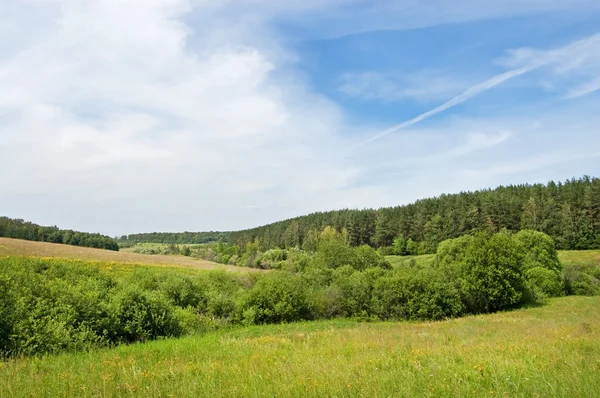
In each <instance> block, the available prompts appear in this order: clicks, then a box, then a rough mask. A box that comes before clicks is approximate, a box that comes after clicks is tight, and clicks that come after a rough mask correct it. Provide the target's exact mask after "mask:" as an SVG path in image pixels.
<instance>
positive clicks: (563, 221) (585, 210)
mask: <svg viewBox="0 0 600 398" xmlns="http://www.w3.org/2000/svg"><path fill="white" fill-rule="evenodd" d="M407 189H410V187H407ZM326 226H332V227H334V228H336V229H337V230H340V231H341V230H343V229H346V231H347V236H348V239H349V241H350V244H351V245H353V246H359V245H365V244H366V245H371V246H374V247H377V248H381V247H390V246H392V244H393V243H394V241H395V240H397V244H399V245H400V246H401V251H402V250H403V251H404V253H403V254H427V253H434V252H435V250H436V248H437V245H438V243H440V242H442V241H444V240H446V239H450V238H456V237H458V236H461V235H464V234H467V233H469V232H471V231H473V230H486V231H491V232H497V231H499V230H501V229H508V230H512V231H519V230H521V229H534V230H538V231H542V232H545V233H546V234H548V235H550V236H551V237H553V238H554V239H555V241H556V244H557V247H558V248H559V249H564V250H582V249H598V248H600V179H599V178H595V177H589V176H584V177H582V178H572V179H570V180H567V181H565V182H557V183H555V182H553V181H550V182H549V183H547V184H533V185H530V184H522V185H509V186H500V187H498V188H495V189H485V190H479V191H473V192H461V193H458V194H451V195H440V196H438V197H435V198H429V199H421V200H418V201H416V202H414V203H411V204H408V205H403V206H396V207H387V208H381V209H378V210H374V209H363V210H351V209H343V210H334V211H328V212H317V213H312V214H309V215H306V216H301V217H296V218H291V219H288V220H284V221H278V222H275V223H272V224H268V225H264V226H260V227H256V228H251V229H247V230H243V231H235V232H183V233H145V234H133V235H129V236H124V237H122V238H119V240H118V241H119V243H120V244H128V243H137V242H152V243H176V244H198V243H209V242H216V241H219V240H222V241H224V242H229V243H231V244H233V245H238V246H241V247H244V246H245V245H246V244H247V243H248V242H257V243H258V244H259V247H260V249H261V250H268V249H273V248H289V247H302V244H303V243H304V240H305V238H306V236H307V234H308V232H309V231H311V230H319V231H320V230H323V229H324V228H325V227H326Z"/></svg>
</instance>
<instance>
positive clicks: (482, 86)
mask: <svg viewBox="0 0 600 398" xmlns="http://www.w3.org/2000/svg"><path fill="white" fill-rule="evenodd" d="M540 66H541V64H538V65H531V66H527V67H522V68H518V69H513V70H510V71H508V72H504V73H501V74H499V75H496V76H494V77H493V78H491V79H488V80H486V81H484V82H482V83H479V84H476V85H475V86H472V87H470V88H468V89H467V90H466V91H464V92H463V93H462V94H460V95H457V96H456V97H454V98H452V99H451V100H450V101H447V102H445V103H443V104H442V105H440V106H438V107H436V108H433V109H432V110H430V111H427V112H425V113H422V114H420V115H419V116H416V117H414V118H412V119H410V120H407V121H405V122H402V123H399V124H396V125H394V126H392V127H390V128H388V129H387V130H384V131H382V132H381V133H379V134H375V135H374V136H372V137H370V138H368V139H366V140H364V141H362V142H360V143H358V144H357V145H356V146H355V147H360V146H363V145H366V144H368V143H370V142H373V141H376V140H378V139H380V138H383V137H385V136H386V135H388V134H392V133H395V132H397V131H399V130H402V129H404V128H407V127H410V126H412V125H414V124H417V123H419V122H421V121H423V120H426V119H429V118H430V117H432V116H434V115H437V114H438V113H440V112H443V111H445V110H447V109H450V108H452V107H454V106H456V105H458V104H461V103H463V102H465V101H468V100H469V99H471V98H473V97H475V96H477V95H479V94H481V93H483V92H485V91H488V90H489V89H491V88H493V87H496V86H497V85H499V84H501V83H503V82H505V81H507V80H509V79H512V78H514V77H516V76H520V75H523V74H525V73H527V72H530V71H532V70H534V69H537V68H539V67H540Z"/></svg>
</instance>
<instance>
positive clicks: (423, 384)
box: [0, 297, 600, 398]
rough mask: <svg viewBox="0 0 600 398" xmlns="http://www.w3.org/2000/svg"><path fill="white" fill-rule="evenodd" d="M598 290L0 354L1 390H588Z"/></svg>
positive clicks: (151, 393) (599, 348)
mask: <svg viewBox="0 0 600 398" xmlns="http://www.w3.org/2000/svg"><path fill="white" fill-rule="evenodd" d="M599 375H600V298H599V297H565V298H558V299H551V300H550V301H549V303H548V304H547V305H545V306H539V307H535V308H529V309H524V310H518V311H512V312H504V313H497V314H492V315H480V316H470V317H465V318H461V319H455V320H449V321H443V322H425V323H411V322H400V323H367V324H358V323H354V322H352V321H348V320H345V321H320V322H309V323H295V324H288V325H271V326H251V327H246V328H241V329H236V330H230V331H226V330H221V331H217V332H212V333H209V334H206V335H203V336H195V337H186V338H181V339H171V340H163V341H154V342H149V343H144V344H137V345H130V346H119V347H117V348H115V349H112V350H109V349H103V350H96V351H91V352H87V353H72V354H61V355H57V356H45V357H42V358H21V359H13V360H10V361H8V362H4V363H0V396H1V397H25V396H27V397H29V396H35V397H58V396H79V397H110V396H135V397H138V396H139V397H169V396H173V397H212V396H215V397H216V396H232V397H241V396H243V397H254V396H277V397H283V396H296V397H306V396H308V397H323V396H338V397H344V396H357V397H360V396H365V397H380V396H381V397H415V396H419V397H422V396H425V397H427V396H431V397H439V396H477V397H495V396H500V397H514V396H527V397H571V398H572V397H597V396H598V395H597V394H598V391H600V377H599Z"/></svg>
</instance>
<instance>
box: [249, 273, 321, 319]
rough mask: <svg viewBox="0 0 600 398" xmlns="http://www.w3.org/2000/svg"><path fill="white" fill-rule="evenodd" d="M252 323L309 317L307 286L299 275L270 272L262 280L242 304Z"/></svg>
mask: <svg viewBox="0 0 600 398" xmlns="http://www.w3.org/2000/svg"><path fill="white" fill-rule="evenodd" d="M242 312H243V316H244V318H245V319H246V320H247V321H252V322H254V323H279V322H293V321H298V320H302V319H308V318H309V317H310V309H309V305H308V299H307V295H306V285H305V284H304V282H303V280H302V278H301V277H300V276H298V275H293V274H287V273H284V272H277V271H274V272H270V273H268V274H266V275H264V276H263V277H261V278H260V279H259V280H258V282H257V283H256V285H255V286H254V288H253V289H252V290H251V291H250V292H249V294H248V296H247V298H246V299H245V300H244V303H243V304H242Z"/></svg>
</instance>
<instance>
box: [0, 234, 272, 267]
mask: <svg viewBox="0 0 600 398" xmlns="http://www.w3.org/2000/svg"><path fill="white" fill-rule="evenodd" d="M0 256H35V257H54V258H69V259H80V260H91V261H102V262H116V263H124V264H144V265H171V266H176V267H186V268H195V269H201V270H209V269H217V270H227V271H235V272H256V271H260V270H257V269H253V268H244V267H235V266H229V265H221V264H217V263H213V262H210V261H204V260H197V259H193V258H190V257H185V256H165V255H147V254H137V253H128V252H115V251H111V250H101V249H91V248H87V247H79V246H70V245H61V244H55V243H46V242H32V241H26V240H19V239H8V238H0Z"/></svg>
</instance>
